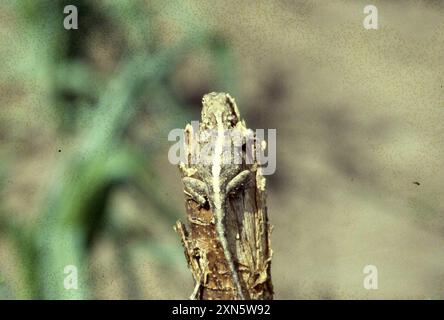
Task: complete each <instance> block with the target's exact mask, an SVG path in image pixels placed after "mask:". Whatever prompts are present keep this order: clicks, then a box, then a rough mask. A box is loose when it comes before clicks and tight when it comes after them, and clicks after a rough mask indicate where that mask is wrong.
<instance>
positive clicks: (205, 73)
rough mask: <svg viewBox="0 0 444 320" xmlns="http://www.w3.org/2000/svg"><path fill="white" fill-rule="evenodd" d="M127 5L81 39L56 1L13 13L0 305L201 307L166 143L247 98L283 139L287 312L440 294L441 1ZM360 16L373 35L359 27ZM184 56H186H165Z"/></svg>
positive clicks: (108, 6) (277, 202)
mask: <svg viewBox="0 0 444 320" xmlns="http://www.w3.org/2000/svg"><path fill="white" fill-rule="evenodd" d="M25 2H26V1H25ZM38 2H39V1H36V3H38ZM55 2H56V1H55ZM43 3H45V6H50V5H51V4H50V3H49V2H45V1H41V4H43ZM134 3H137V4H134ZM134 3H133V4H130V2H128V4H125V5H123V4H119V5H116V4H112V2H111V1H97V2H94V3H92V4H88V5H87V4H85V3H83V2H81V3H80V2H79V7H80V8H81V9H83V11H82V10H79V30H75V31H74V30H71V31H67V30H63V28H62V26H63V24H62V22H61V21H63V17H64V15H63V5H65V3H64V2H63V1H60V2H59V3H57V5H58V7H57V8H58V9H60V10H55V9H54V10H53V11H54V12H53V13H51V14H53V15H54V17H52V18H51V17H49V18H48V13H47V11H48V10H47V8H46V9H45V7H44V6H43V7H39V5H31V4H29V3H27V4H26V5H23V6H21V5H14V4H7V5H4V6H3V7H2V8H1V11H0V17H1V18H0V43H1V45H0V56H1V59H2V63H1V65H0V68H1V69H0V73H1V75H0V81H1V82H0V103H1V105H2V112H1V114H0V142H1V145H0V158H1V162H2V163H1V164H0V179H1V180H0V181H1V189H0V200H1V204H0V216H1V217H2V220H1V221H0V298H36V297H40V298H73V297H74V298H80V299H84V298H99V299H101V298H104V299H110V298H112V299H127V298H138V299H185V298H188V296H189V295H190V294H191V291H192V288H193V282H192V278H191V273H190V272H189V271H188V270H187V268H186V263H185V259H184V257H183V254H182V251H181V250H182V248H181V244H180V242H179V239H178V237H177V235H176V234H175V233H174V231H173V229H172V225H173V223H174V221H175V219H181V220H184V218H185V212H184V198H183V194H182V186H181V182H180V178H179V172H178V170H177V168H175V167H174V166H173V165H171V164H169V163H168V160H167V152H168V148H169V147H170V146H171V142H168V140H167V133H168V131H169V130H171V129H173V128H175V127H183V126H184V125H185V124H186V123H188V122H189V121H191V120H198V116H199V111H200V105H199V103H200V98H201V96H202V95H203V94H205V93H207V92H210V91H227V92H230V94H232V95H233V96H235V98H236V100H237V102H238V105H239V108H240V112H241V114H242V116H243V117H244V118H245V119H246V121H247V124H248V126H249V127H251V128H253V129H254V128H276V129H277V170H276V173H275V174H274V175H272V176H269V177H268V186H269V192H268V207H269V216H270V219H271V222H272V224H273V225H274V226H275V227H274V231H273V237H272V246H273V250H274V257H273V263H272V275H273V283H274V286H275V292H276V298H277V299H379V298H383V299H389V298H391V299H412V298H416V299H442V298H444V250H442V248H443V247H444V201H443V200H442V199H441V194H442V190H444V171H443V160H444V142H443V137H444V126H443V124H442V123H443V121H444V99H443V98H444V88H443V85H444V72H443V71H444V70H443V69H444V64H443V63H442V61H443V52H444V19H443V18H444V5H443V4H442V3H441V2H440V1H402V2H401V1H392V2H390V3H389V2H387V1H372V2H371V3H368V2H367V1H336V0H332V1H308V0H307V1H273V2H270V1H268V2H266V1H261V2H255V1H242V2H240V3H239V1H228V0H227V1H218V2H207V1H185V2H182V1H180V2H175V1H167V2H163V1H145V2H142V1H139V2H134ZM72 4H75V1H73V2H72ZM367 4H373V5H376V7H377V8H378V13H379V29H378V30H366V29H365V28H364V27H363V24H362V22H363V19H364V17H365V14H364V13H363V8H364V7H365V6H366V5H367ZM29 8H31V9H29ZM36 8H37V9H36ZM44 12H46V13H44ZM82 12H83V13H82ZM86 12H89V15H88V17H89V20H87V19H83V18H82V14H84V16H83V17H85V16H86ZM92 12H93V13H92ZM110 12H112V14H111V13H110ZM58 16H60V17H58ZM94 17H98V18H96V20H95V19H94ZM51 19H53V20H51ZM50 21H54V23H53V24H51V23H50ZM91 21H93V22H94V23H92V22H91ZM99 21H100V23H99ZM82 23H85V24H84V25H83V24H82ZM37 27H38V28H44V29H45V28H46V29H45V30H47V32H46V31H45V32H46V33H43V35H42V34H41V33H39V32H41V31H39V30H41V29H38V28H37ZM36 28H37V29H36ZM57 28H61V29H62V30H59V31H57V32H59V33H58V34H56V33H55V31H53V30H58V29H57ZM82 28H89V29H88V30H86V31H85V29H83V30H82ZM48 30H49V31H48ZM70 32H71V34H69V33H70ZM72 33H76V34H75V35H74V36H73V34H72ZM203 33H205V34H209V35H210V36H209V39H210V40H208V38H207V36H206V35H205V36H202V34H203ZM146 36H147V37H148V39H146V38H145V37H146ZM68 38H69V39H70V40H69V41H68V40H66V39H68ZM73 38H74V39H73ZM201 38H202V39H203V40H202V39H201ZM147 43H148V45H147ZM177 44H179V45H183V46H184V47H187V46H189V47H190V48H188V49H183V50H184V51H180V50H178V51H177V52H176V51H174V54H171V56H173V58H171V61H174V63H173V62H171V63H170V62H169V61H170V60H168V59H170V58H168V57H170V56H168V54H169V53H168V50H169V48H174V47H175V46H176V45H177ZM54 48H55V49H54ZM78 48H81V50H80V49H78ZM181 50H182V49H181ZM159 52H160V54H159ZM162 52H167V53H166V54H165V56H166V57H167V58H165V59H167V60H166V61H167V63H166V66H165V65H164V64H162V63H161V64H160V66H158V65H155V66H154V67H153V69H152V70H153V71H152V72H151V73H152V75H150V77H153V78H152V79H151V78H149V79H148V80H149V81H147V82H142V81H141V82H137V85H134V87H131V84H128V83H130V82H129V81H128V80H127V79H138V78H137V76H136V73H137V70H140V72H141V73H142V74H143V70H151V69H149V68H150V65H148V64H147V65H148V66H145V65H140V64H139V65H138V64H135V65H131V63H129V65H130V67H128V68H126V67H125V61H127V60H131V59H129V58H128V57H133V56H135V57H136V58H137V57H138V56H139V55H140V56H142V57H143V55H146V56H148V57H157V56H158V55H160V56H162V54H163V53H162ZM162 57H163V56H162ZM148 60H149V59H148V58H143V59H141V61H148ZM137 61H139V60H137ZM153 61H156V60H155V58H153ZM138 63H139V62H138ZM143 63H145V62H143ZM153 63H154V64H155V62H153ZM134 66H135V67H134ZM168 66H172V67H171V68H169V67H168ZM131 68H134V69H131ZM162 68H163V69H162ZM164 69H165V70H166V71H163V70H164ZM122 70H123V71H122ZM151 73H150V74H151ZM122 74H123V75H126V76H127V78H125V77H124V76H121V75H122ZM141 77H142V78H143V77H144V76H141ZM156 77H158V79H157V78H156ZM48 79H49V80H48ZM113 79H117V80H113ZM113 81H114V82H113ZM134 81H136V80H134ZM115 83H117V84H116V85H115V86H114V84H115ZM126 87H128V88H129V89H128V90H127V89H125V88H126ZM122 88H123V89H122ZM119 90H120V91H119ZM135 92H137V93H135ZM114 93H115V94H116V96H115V97H114V96H112V94H114ZM110 96H111V97H112V98H110ZM133 96H137V98H134V99H132V98H131V97H133ZM106 97H108V98H106ZM119 97H123V98H121V100H120V98H119ZM107 99H108V100H107ZM114 103H115V105H116V106H117V107H115V108H116V110H120V111H119V112H120V113H119V112H117V111H116V112H115V118H112V120H109V124H108V122H107V120H103V119H104V118H105V119H107V115H109V114H111V115H109V118H110V119H111V117H112V115H113V114H114V113H113V112H112V111H110V112H108V110H114V109H109V108H114V107H111V105H114ZM119 103H120V105H121V107H119V106H118V105H119ZM133 105H134V106H135V107H134V108H133V107H131V106H133ZM119 108H120V109H119ZM130 109H131V110H132V109H134V110H133V111H131V112H132V113H131V114H130V113H129V111H128V110H130ZM73 110H74V111H73ZM128 114H130V115H128ZM123 118H124V119H125V120H122V119H123ZM91 119H92V120H91ZM121 123H123V124H124V125H122V128H120V127H119V124H121ZM107 139H109V140H107ZM110 141H111V142H110ZM110 145H112V146H113V147H112V149H106V148H108V147H109V146H110ZM114 146H115V147H114ZM116 150H117V151H116ZM122 150H123V151H122ZM134 150H136V152H134ZM116 154H118V155H119V157H117V160H112V161H109V159H114V156H115V155H116ZM121 154H122V156H121V157H120V155H121ZM134 154H136V156H135V158H137V161H141V163H143V165H142V166H140V164H137V163H139V162H136V160H130V161H128V162H125V161H127V160H126V159H127V158H130V157H133V156H134ZM111 155H112V156H111ZM122 159H123V160H122ZM131 159H132V158H131ZM135 163H136V164H135ZM133 165H134V167H137V168H139V167H143V168H141V169H137V170H141V171H137V170H135V171H131V170H132V169H131V170H130V169H127V168H128V167H131V168H132V166H133ZM113 170H115V171H113ZM98 172H99V173H100V174H99V173H98ZM109 172H113V174H112V178H109V177H108V176H107V174H108V173H109ZM141 172H142V173H141ZM83 173H85V176H86V177H85V178H83V177H84V175H83ZM96 176H97V177H96ZM141 176H142V177H145V178H142V179H140V178H139V177H141ZM99 182H100V183H99ZM95 185H98V186H99V187H97V190H98V191H95V190H96V189H94V188H93V186H95ZM90 195H93V196H91V198H90ZM83 200H85V204H83V203H82V201H83ZM67 203H68V205H67ZM79 203H81V204H79ZM85 208H87V209H85ZM64 212H66V215H65V213H64ZM72 217H74V218H72ZM78 217H80V218H78ZM91 217H93V218H91ZM76 219H80V220H79V221H81V222H77V220H76ZM60 221H62V222H60ZM85 221H87V223H85ZM29 230H31V231H29ZM54 230H56V231H54ZM73 243H76V245H75V246H74V245H73ZM60 244H63V245H60ZM53 246H54V247H53ZM71 246H72V247H71ZM79 248H80V249H79ZM76 250H79V251H78V252H77V251H76ZM67 252H68V253H69V254H68V253H67ZM77 263H79V264H81V266H80V268H81V269H82V274H84V276H83V278H82V280H81V282H80V284H81V286H83V285H84V286H85V287H88V290H86V289H85V291H83V289H82V290H79V292H81V293H76V294H78V295H74V296H71V293H70V292H69V293H66V292H65V291H66V290H65V291H64V290H63V289H60V284H59V283H58V282H57V283H56V282H55V281H56V280H54V278H57V277H59V278H57V279H60V277H62V279H63V276H64V275H63V268H62V269H61V266H65V265H68V264H75V265H77ZM46 264H51V265H50V266H48V265H46ZM366 265H375V266H376V267H377V268H378V287H379V288H378V290H366V289H365V288H364V286H363V280H364V276H365V275H364V274H363V268H364V266H366ZM57 272H60V274H59V275H58V276H54V274H55V273H57ZM45 279H46V280H45ZM48 279H50V280H48ZM51 279H52V280H51ZM53 280H54V283H55V284H54V287H51V285H46V283H47V282H48V281H49V283H51V281H53ZM57 281H59V280H57ZM57 288H58V289H57Z"/></svg>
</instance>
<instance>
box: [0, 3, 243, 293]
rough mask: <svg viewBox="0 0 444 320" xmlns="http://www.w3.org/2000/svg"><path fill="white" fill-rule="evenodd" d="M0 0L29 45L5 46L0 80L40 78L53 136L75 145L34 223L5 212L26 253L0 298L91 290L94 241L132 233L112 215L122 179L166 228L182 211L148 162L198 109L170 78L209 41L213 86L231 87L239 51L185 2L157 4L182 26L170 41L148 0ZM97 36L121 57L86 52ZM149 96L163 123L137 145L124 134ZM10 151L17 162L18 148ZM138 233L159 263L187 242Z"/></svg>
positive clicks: (6, 226) (2, 224) (6, 228)
mask: <svg viewBox="0 0 444 320" xmlns="http://www.w3.org/2000/svg"><path fill="white" fill-rule="evenodd" d="M67 4H74V5H76V6H77V8H78V9H79V29H78V30H65V29H64V28H63V19H64V17H65V15H64V14H63V8H64V6H65V5H67ZM3 6H4V7H3V9H6V10H8V11H9V12H12V13H14V15H15V16H16V18H17V21H15V23H16V24H17V27H18V28H20V34H21V37H23V38H22V39H21V40H22V42H21V43H25V44H26V45H25V47H23V48H21V49H22V50H16V49H14V47H13V46H12V47H11V48H9V49H6V51H5V53H4V54H5V55H6V61H5V66H6V65H7V66H9V67H8V68H4V69H5V70H3V71H5V72H3V76H2V78H1V81H2V82H3V83H5V82H7V81H12V80H13V79H16V80H19V81H20V82H21V83H23V85H24V86H27V85H30V84H38V87H39V88H40V90H41V91H40V92H44V93H46V94H47V95H48V101H50V104H49V106H48V109H49V111H48V113H49V114H51V115H56V116H55V117H53V119H54V121H55V122H56V123H55V127H56V128H57V134H58V135H59V136H60V137H68V138H69V140H70V141H76V142H75V143H74V145H73V146H72V147H71V148H66V149H64V150H63V153H62V154H61V157H60V160H59V161H58V164H57V168H55V169H54V171H55V174H54V176H53V180H52V182H51V183H50V187H49V188H48V192H47V195H46V197H45V199H46V200H45V202H44V203H43V204H42V206H41V207H39V208H35V210H36V211H38V219H37V222H36V223H32V224H24V223H21V222H18V221H17V220H16V219H14V218H13V217H14V213H13V212H7V211H5V210H6V209H5V210H2V212H1V214H0V217H1V221H0V230H1V232H2V234H3V235H6V236H7V237H8V238H9V239H11V241H12V243H13V244H14V247H15V252H16V254H17V256H18V259H19V261H20V263H19V264H18V265H19V268H18V269H19V270H17V272H18V273H19V274H20V275H21V278H22V279H24V285H23V286H21V287H20V288H19V289H17V288H12V287H11V286H10V285H8V283H7V281H6V280H5V279H4V278H3V277H1V275H0V277H1V278H0V279H1V281H0V297H2V298H26V299H28V298H41V299H87V298H94V296H93V295H92V293H91V290H90V288H88V279H90V277H91V274H89V273H90V270H89V267H88V259H89V254H90V252H89V250H90V244H91V242H92V241H93V240H94V237H95V235H96V234H97V233H98V232H99V231H100V230H103V229H104V228H106V229H107V230H111V232H112V233H113V235H114V236H115V238H116V241H117V242H118V241H121V240H122V237H125V232H123V231H122V228H120V226H119V225H116V224H115V223H113V222H112V220H111V219H110V218H109V214H110V210H109V208H108V206H107V204H108V202H109V198H110V196H112V190H113V189H114V188H115V187H116V186H117V185H119V184H121V183H128V182H129V183H131V184H133V185H134V186H135V187H136V188H138V189H139V190H140V192H142V193H143V194H144V195H145V196H146V197H147V199H148V200H149V201H150V203H151V205H152V206H153V207H154V208H156V211H157V216H158V218H159V219H164V220H166V222H167V223H168V224H170V225H172V224H173V222H174V221H175V219H176V218H177V217H178V216H179V214H180V213H178V212H176V211H175V210H173V209H171V208H169V207H168V205H167V204H166V203H165V201H164V200H163V199H162V197H161V195H160V194H159V185H161V184H162V180H161V178H160V177H159V176H158V174H157V173H156V170H154V169H153V165H152V162H153V158H154V155H156V152H159V145H158V143H156V141H158V140H159V139H164V141H165V143H167V138H166V137H167V133H168V131H169V130H170V129H172V128H176V127H183V125H184V124H185V123H186V121H188V120H189V118H190V115H191V112H190V110H189V108H186V102H185V99H184V98H183V97H181V95H180V94H178V93H177V92H176V91H175V90H174V88H173V86H172V84H171V77H172V75H173V74H174V73H175V72H176V69H177V67H178V66H179V65H180V64H181V63H182V62H183V59H184V57H187V56H188V55H189V54H192V53H193V52H195V51H198V50H202V49H204V50H206V51H208V52H210V53H211V56H212V61H213V62H212V63H213V64H214V66H213V68H214V70H217V72H216V76H217V78H216V79H214V81H215V84H217V87H218V89H226V90H230V91H231V92H235V91H236V89H235V87H234V83H235V81H234V79H233V73H232V72H228V70H229V68H227V66H229V65H232V64H233V57H232V55H231V54H230V49H229V47H228V46H227V44H226V43H225V41H224V40H223V38H221V37H220V36H218V35H216V34H214V33H213V32H212V31H211V30H209V29H208V28H207V27H206V25H205V22H204V21H200V20H199V19H196V18H195V17H194V16H193V14H192V12H190V11H189V10H188V9H187V7H186V5H184V4H182V2H181V1H173V2H169V1H168V2H165V3H162V6H161V8H162V15H163V16H166V17H167V18H168V19H169V20H170V21H171V22H174V23H175V24H177V26H178V28H179V29H180V30H181V32H182V33H183V36H182V37H181V39H180V41H178V42H177V43H174V44H165V43H163V42H162V41H161V40H160V39H161V34H156V32H160V31H159V28H155V27H154V22H155V19H156V15H157V14H158V12H156V10H155V9H153V6H151V5H150V2H143V1H139V0H136V1H98V2H94V3H93V2H90V1H86V0H85V1H61V0H57V1H56V0H39V1H33V0H29V1H19V2H14V1H9V2H6V3H5V4H3ZM153 30H157V31H153ZM97 32H104V33H105V34H108V35H110V37H114V38H113V40H112V41H113V42H114V43H115V48H114V49H115V50H116V52H117V54H116V55H115V56H113V59H111V61H112V65H111V66H110V67H109V68H108V69H107V68H105V69H106V70H105V71H103V70H100V68H98V67H97V65H95V62H94V61H93V60H92V59H89V58H88V54H89V53H88V50H90V49H88V47H87V46H88V45H90V43H91V42H93V41H94V36H95V34H96V33H97ZM11 65H14V68H11V67H10V66H11ZM146 101H148V103H147V105H148V108H151V109H149V110H148V111H149V112H152V113H153V114H155V118H156V119H163V121H162V123H161V124H158V126H159V128H158V130H157V131H154V134H155V135H156V136H153V137H152V141H146V142H145V144H144V146H145V148H140V146H136V145H134V144H133V143H132V142H131V139H126V138H125V132H126V131H127V130H128V128H129V126H130V125H131V123H132V121H134V117H135V116H136V115H137V114H138V112H139V111H140V109H141V107H142V105H143V103H142V102H146ZM159 105H160V106H162V107H161V108H159V107H158V106H159ZM156 106H157V107H156ZM8 157H9V161H14V159H13V156H12V157H11V156H8ZM6 158H7V157H6ZM6 158H5V159H4V160H5V161H2V162H3V165H2V167H0V168H1V169H2V170H1V172H0V173H1V178H2V180H5V179H8V178H9V173H8V170H7V163H8V162H7V159H6ZM165 158H166V157H165ZM2 159H3V157H2ZM143 237H144V235H142V239H141V242H140V243H142V244H143V246H144V248H145V249H146V250H149V251H150V252H151V253H152V255H153V257H154V258H156V259H158V258H159V252H160V251H161V252H162V255H161V256H162V257H163V258H161V259H158V261H160V263H164V264H165V265H167V264H169V263H171V259H174V257H175V256H179V255H178V254H177V252H178V251H177V250H180V248H168V247H159V245H158V244H155V243H150V242H149V239H147V238H146V239H143ZM126 250H127V248H126V247H125V246H122V247H121V251H120V253H119V255H120V256H121V258H122V259H121V261H122V269H123V271H122V273H123V274H124V275H125V277H126V279H125V280H126V281H127V282H128V286H129V287H130V288H131V290H132V292H133V294H130V296H131V297H133V298H138V297H140V296H139V295H138V289H137V285H140V284H137V283H135V282H136V281H135V280H134V279H133V278H132V277H131V272H133V271H131V266H129V265H128V264H129V263H130V262H129V261H130V259H128V252H126ZM180 261H181V262H182V260H180ZM67 265H76V266H78V267H79V271H80V272H79V282H80V284H81V285H80V288H79V290H66V289H64V287H63V282H64V278H65V277H66V275H65V274H64V273H63V270H64V267H65V266H67ZM125 268H126V270H125Z"/></svg>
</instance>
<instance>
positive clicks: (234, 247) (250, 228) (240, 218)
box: [175, 121, 273, 300]
mask: <svg viewBox="0 0 444 320" xmlns="http://www.w3.org/2000/svg"><path fill="white" fill-rule="evenodd" d="M238 125H240V126H242V127H243V128H242V129H245V130H246V128H245V124H244V122H243V121H242V123H239V124H238ZM190 131H191V132H190ZM191 135H192V129H191V128H190V126H187V128H186V129H185V137H186V139H185V141H186V143H188V144H190V143H191V142H190V141H191V140H192V137H191ZM198 143H199V141H198ZM187 150H189V152H193V151H192V150H193V149H192V148H191V146H190V145H188V149H187ZM244 152H245V151H244ZM188 156H192V155H191V154H189V155H188ZM182 166H183V167H182V170H181V172H182V176H185V175H186V176H188V177H194V176H195V175H196V173H195V172H193V170H191V169H193V166H192V165H190V164H182ZM242 166H243V168H244V169H248V170H250V171H251V172H252V173H253V174H255V177H256V179H252V180H253V181H251V183H249V184H248V185H247V186H246V187H245V188H244V189H242V190H239V191H238V192H237V194H235V195H232V196H230V197H229V199H228V200H227V201H229V205H228V212H227V213H226V218H225V223H226V232H227V235H226V236H227V240H228V243H229V246H230V248H231V250H230V252H232V255H233V260H234V264H235V267H236V268H237V270H238V275H239V278H240V282H241V284H242V287H243V289H244V290H243V291H244V294H245V296H246V298H247V299H272V298H273V285H272V281H271V256H272V250H271V246H270V234H271V229H272V227H271V225H270V224H269V221H268V215H267V206H266V183H265V177H264V176H263V175H262V174H261V169H260V166H259V165H258V164H257V163H254V164H242ZM186 213H187V218H188V225H185V224H183V223H182V222H180V221H178V222H177V223H176V225H175V230H176V232H177V233H178V234H179V236H180V238H181V240H182V244H183V247H184V251H185V256H186V259H187V262H188V267H189V268H190V270H191V272H192V275H193V277H194V280H195V282H196V288H195V290H194V292H193V294H192V298H193V299H198V300H220V299H224V300H234V299H236V297H237V296H236V289H235V286H234V284H233V280H232V277H231V273H230V268H229V265H228V264H227V261H226V259H225V255H224V251H223V249H222V246H221V244H220V242H219V240H218V237H217V233H216V229H215V224H214V221H215V217H214V216H213V213H212V211H211V209H210V208H209V207H201V206H200V205H199V204H198V203H197V202H195V201H194V200H193V199H192V198H191V197H189V196H186Z"/></svg>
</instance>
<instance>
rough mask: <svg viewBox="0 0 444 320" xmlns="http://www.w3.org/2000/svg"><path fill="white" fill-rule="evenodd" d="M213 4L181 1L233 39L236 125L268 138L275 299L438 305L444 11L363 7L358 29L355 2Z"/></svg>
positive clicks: (442, 261) (442, 281) (422, 5)
mask: <svg viewBox="0 0 444 320" xmlns="http://www.w3.org/2000/svg"><path fill="white" fill-rule="evenodd" d="M218 3H219V4H218V5H214V4H212V5H208V4H207V3H206V2H199V4H197V3H196V2H192V4H191V6H192V8H193V9H192V10H193V11H194V12H195V14H196V15H197V16H202V17H203V18H206V19H208V21H210V23H212V24H214V26H215V28H218V29H220V30H221V32H222V33H223V34H224V35H227V36H228V37H229V38H230V39H231V40H232V43H233V45H234V48H235V54H236V55H237V56H238V57H239V59H240V63H239V66H240V70H237V71H236V72H237V74H238V79H239V83H240V86H241V89H240V92H242V95H241V96H240V97H239V99H238V101H239V105H240V109H241V112H242V113H243V114H244V116H245V118H246V119H247V122H248V124H249V125H250V126H251V127H253V128H276V129H277V136H278V138H277V171H276V173H275V174H274V175H273V176H270V177H269V186H270V192H269V211H270V216H271V220H272V222H273V224H274V225H275V230H274V235H273V248H274V261H273V269H272V270H273V281H274V284H275V287H276V298H282V299H293V298H359V299H361V298H363V299H365V298H375V299H376V298H420V299H422V298H444V296H443V292H444V291H443V288H444V251H443V250H441V248H442V247H443V246H444V237H443V227H444V224H443V222H444V220H443V214H444V202H443V201H442V200H441V192H442V190H443V188H444V179H443V178H444V171H443V167H442V163H443V159H444V144H443V137H444V126H443V125H442V122H443V120H444V105H443V103H444V102H443V97H444V89H443V84H444V79H443V77H444V76H443V69H444V64H443V63H442V59H443V54H442V53H443V52H444V31H443V30H444V20H443V17H444V8H443V7H442V6H440V5H439V4H438V3H437V2H436V3H433V2H431V1H430V2H425V1H423V2H420V1H410V2H402V3H401V2H392V3H387V2H383V1H375V2H373V4H375V5H376V6H377V8H378V10H379V12H378V13H379V29H378V30H366V29H364V28H363V25H362V21H363V19H364V17H365V15H364V13H363V8H364V6H365V5H367V4H368V3H367V2H365V1H328V2H327V1H294V2H293V1H283V2H279V3H277V2H267V3H265V2H262V3H261V4H259V5H255V4H253V2H241V3H239V2H238V1H222V2H218ZM190 69H191V70H190V72H193V71H194V72H196V70H195V69H193V68H190ZM233 72H235V71H234V70H233ZM196 78H198V79H199V75H197V76H196ZM202 79H205V76H204V75H202ZM173 175H174V173H173ZM171 180H172V181H174V177H172V178H171ZM414 182H419V183H420V185H419V186H418V185H417V184H414ZM366 265H375V266H376V267H377V269H378V278H379V279H378V280H379V281H378V290H366V289H365V288H364V286H363V279H364V276H365V275H364V274H363V268H364V266H366Z"/></svg>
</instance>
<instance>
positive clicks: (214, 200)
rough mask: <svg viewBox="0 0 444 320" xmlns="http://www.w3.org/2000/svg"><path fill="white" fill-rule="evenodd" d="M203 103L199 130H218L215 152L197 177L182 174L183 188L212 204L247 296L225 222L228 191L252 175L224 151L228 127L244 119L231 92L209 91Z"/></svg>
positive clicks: (221, 238) (231, 263)
mask: <svg viewBox="0 0 444 320" xmlns="http://www.w3.org/2000/svg"><path fill="white" fill-rule="evenodd" d="M202 105H203V108H202V115H201V117H202V122H201V124H200V132H201V133H202V132H205V131H206V132H208V131H213V132H215V137H214V136H213V138H214V141H212V143H213V145H212V149H211V150H212V153H211V154H210V161H207V162H206V163H204V162H203V161H200V162H198V163H197V164H196V166H195V168H196V176H197V178H195V177H189V176H185V177H183V184H184V192H185V193H186V194H187V195H188V196H190V197H191V198H192V199H194V200H195V201H196V202H197V203H198V204H199V205H201V206H205V205H206V204H207V205H209V206H210V208H211V210H212V212H213V216H214V220H215V221H214V223H215V230H216V234H217V238H218V240H219V242H220V244H221V246H222V249H223V252H224V255H225V259H226V261H227V264H228V267H229V269H230V270H229V271H230V272H231V277H232V280H233V284H234V286H235V288H236V291H237V296H238V298H239V299H241V300H244V299H245V296H244V293H243V291H242V285H241V282H240V279H239V275H238V272H237V270H236V268H235V265H234V260H233V254H232V253H231V251H230V246H229V243H228V239H227V230H226V223H225V220H226V215H227V206H228V203H227V200H228V199H229V195H230V194H231V193H236V192H238V190H239V189H240V188H242V187H243V186H244V185H245V184H247V183H248V181H249V179H250V177H251V172H250V171H249V170H243V167H242V165H241V164H234V163H227V161H226V160H227V159H226V156H227V155H226V153H225V152H224V151H225V150H224V148H225V146H226V145H227V142H228V143H229V144H230V145H231V143H232V142H233V141H227V139H230V138H229V137H230V136H229V135H228V137H227V136H226V134H225V133H226V131H227V130H230V129H233V128H235V127H236V124H238V123H239V124H240V123H241V122H240V121H241V120H240V116H239V111H238V109H237V106H236V103H235V101H234V99H233V98H232V97H231V96H230V95H229V94H226V93H216V92H212V93H209V94H206V95H205V96H204V97H203V99H202ZM202 141H204V142H203V144H206V143H208V141H205V139H202V140H201V144H202ZM196 286H197V287H198V286H200V283H197V284H196Z"/></svg>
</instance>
